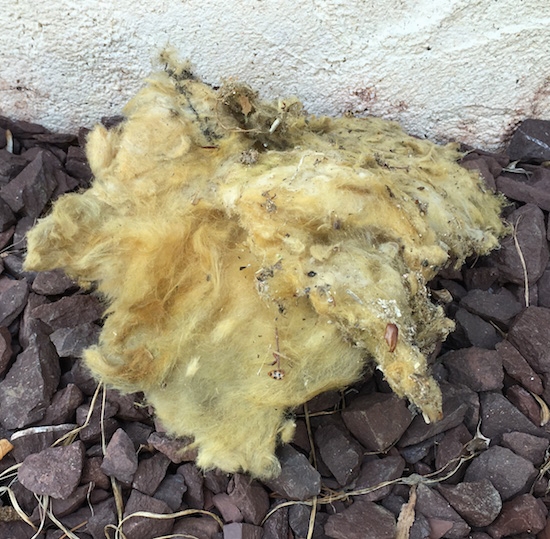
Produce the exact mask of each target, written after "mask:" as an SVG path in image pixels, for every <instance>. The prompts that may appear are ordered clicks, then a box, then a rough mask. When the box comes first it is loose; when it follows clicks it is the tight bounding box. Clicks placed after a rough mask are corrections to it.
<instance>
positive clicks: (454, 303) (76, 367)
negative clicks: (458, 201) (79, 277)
mask: <svg viewBox="0 0 550 539" xmlns="http://www.w3.org/2000/svg"><path fill="white" fill-rule="evenodd" d="M117 121H119V119H116V118H115V119H109V118H106V119H105V120H104V123H105V125H107V126H111V125H115V124H116V122H117ZM10 134H11V138H12V140H13V147H12V148H10V147H9V145H8V141H9V139H10ZM85 135H86V130H84V129H83V130H81V132H80V133H79V135H78V136H73V135H65V134H58V133H51V132H49V131H48V130H46V129H45V128H43V127H42V126H39V125H36V124H31V123H27V122H14V121H10V120H9V119H7V118H3V117H0V440H6V441H10V442H11V444H12V445H13V449H11V451H8V452H7V453H6V454H3V453H2V451H1V450H0V455H2V458H1V460H0V488H1V490H0V537H1V538H5V539H30V538H35V539H61V538H62V537H68V536H69V537H77V538H82V539H104V538H105V537H106V534H107V537H109V538H114V537H115V534H116V531H115V528H116V527H117V526H119V525H120V527H121V529H122V531H123V532H124V534H125V535H126V537H127V538H128V539H154V538H156V537H160V536H164V535H168V534H174V536H175V537H196V538H198V539H301V538H306V537H308V536H309V537H314V538H316V539H323V538H332V539H360V538H363V539H370V538H372V539H386V538H387V539H392V538H394V537H396V536H398V534H400V535H399V537H400V538H401V539H407V538H409V539H428V538H429V539H439V538H449V539H453V538H455V539H460V538H467V537H469V538H472V539H491V538H492V539H500V538H502V537H512V538H516V539H530V538H538V539H550V523H549V520H548V506H549V505H550V497H549V496H548V494H547V491H548V490H549V484H548V481H549V477H548V471H549V470H550V450H549V446H550V422H549V419H550V411H549V410H548V406H549V405H550V263H549V258H550V256H549V248H548V240H549V239H550V228H549V225H548V211H550V166H549V164H550V153H549V152H550V122H545V121H542V120H526V121H525V122H523V124H521V125H520V126H519V128H518V129H517V131H516V133H515V134H514V136H513V138H512V140H511V142H510V146H509V149H508V153H507V154H506V153H499V154H489V153H487V152H483V151H478V150H475V149H471V148H464V150H465V151H466V152H467V153H466V155H465V157H464V159H463V164H464V166H466V167H467V168H469V169H472V170H477V171H479V173H480V174H481V176H482V177H483V178H484V180H485V182H486V185H487V188H488V189H493V190H498V191H500V192H502V193H504V194H505V195H506V196H507V197H508V198H509V200H510V205H509V206H508V207H507V208H506V210H505V217H506V219H507V220H508V221H509V222H510V223H511V224H513V225H514V230H515V233H514V236H513V237H510V238H507V239H505V240H504V242H503V245H502V248H501V249H500V250H499V251H497V252H494V253H493V254H491V255H490V256H488V257H484V258H479V259H472V260H470V261H468V263H467V264H466V265H465V266H464V268H462V270H460V271H457V270H445V271H444V272H443V273H442V274H440V275H439V276H438V277H437V278H436V279H434V281H433V282H432V284H431V286H432V290H433V300H434V301H436V302H439V303H441V304H442V305H444V308H445V309H446V311H447V313H448V315H449V316H450V317H451V318H453V319H454V320H455V321H456V323H457V329H456V331H455V332H454V333H453V334H452V335H451V336H450V337H449V338H448V339H447V341H446V342H445V343H443V345H442V347H441V350H440V351H439V352H438V354H437V357H433V358H432V362H433V371H434V373H435V375H436V377H437V379H438V381H439V382H440V385H441V388H442V391H443V397H444V418H443V419H442V420H441V421H440V422H438V423H436V424H431V425H426V423H425V422H424V420H423V419H422V416H420V415H415V413H414V410H412V409H410V408H409V407H408V406H407V403H406V402H405V401H403V400H401V399H398V398H397V397H396V396H395V395H393V394H392V393H391V392H390V391H389V388H388V386H387V385H386V384H385V382H384V380H383V379H382V378H381V377H380V376H379V374H378V373H375V374H374V375H372V376H371V375H369V376H367V377H365V379H364V380H362V381H361V382H359V383H357V384H356V385H355V386H353V387H352V388H349V389H348V390H346V391H344V392H342V393H337V392H331V393H327V394H324V395H320V396H319V397H317V398H315V399H313V401H311V402H310V403H308V405H307V407H302V408H301V409H299V410H296V421H297V431H296V436H295V439H294V441H293V443H292V444H290V445H287V446H285V447H282V448H280V450H279V458H280V461H281V463H282V474H281V476H280V477H278V478H275V479H273V480H271V481H266V482H265V483H261V482H259V481H256V480H251V478H250V477H248V476H246V475H242V474H232V475H228V474H224V473H221V472H219V471H217V470H211V471H208V472H203V471H201V470H199V469H197V468H196V466H195V464H194V458H195V456H196V455H195V453H194V452H193V451H189V450H187V451H184V450H182V449H183V448H185V446H186V444H187V443H188V441H189V440H174V439H171V438H169V437H167V436H166V435H165V434H164V433H163V432H162V430H159V431H157V428H156V427H157V426H156V424H155V421H154V418H153V417H152V415H151V413H152V411H151V410H150V409H149V408H148V407H147V405H146V403H144V402H143V398H142V396H141V395H139V394H134V395H120V394H119V393H117V392H116V391H113V390H106V391H105V393H103V391H99V392H98V391H97V384H96V382H95V381H94V380H93V379H92V378H91V377H90V375H89V374H88V372H87V371H86V369H85V368H84V367H83V365H82V363H81V362H80V361H79V359H78V358H79V355H80V354H81V351H82V349H83V348H86V347H87V346H89V345H91V344H93V343H94V342H95V341H96V340H97V337H98V334H99V331H100V328H101V315H102V309H103V308H102V305H101V303H100V301H99V299H98V298H97V297H95V296H94V295H93V292H92V293H88V292H85V291H83V290H81V289H80V288H79V287H78V285H77V284H76V283H74V282H72V281H71V280H70V279H68V278H67V277H66V276H65V275H64V274H63V273H62V272H60V271H49V272H43V273H38V274H37V273H26V272H24V271H23V270H22V262H23V258H24V254H25V234H26V232H27V231H28V230H29V228H30V227H31V226H32V224H33V223H34V221H35V219H36V218H37V217H39V216H40V215H42V214H43V213H44V212H47V211H48V209H49V207H50V204H51V201H52V200H54V199H56V198H57V197H59V196H60V195H62V194H63V193H66V192H69V191H74V190H78V189H82V188H86V187H88V186H89V183H90V180H91V173H90V170H89V168H88V165H87V163H86V159H85V156H84V151H83V144H84V141H85ZM526 278H527V281H526ZM526 287H527V289H526ZM312 444H313V447H312ZM2 447H6V448H7V449H9V447H10V446H9V444H7V442H5V443H4V445H2V444H1V443H0V448H2ZM14 500H16V503H14ZM46 504H49V505H46ZM45 509H47V511H45ZM312 511H313V514H312ZM140 512H147V513H148V514H145V515H144V514H143V513H140ZM136 513H139V514H136ZM151 514H156V515H158V516H159V518H157V519H155V518H151V516H150V515H151ZM161 516H162V518H160V517H161ZM23 517H25V518H23ZM70 530H72V531H70ZM71 534H72V535H71ZM119 536H120V535H119Z"/></svg>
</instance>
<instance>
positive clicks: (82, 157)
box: [65, 146, 92, 181]
mask: <svg viewBox="0 0 550 539" xmlns="http://www.w3.org/2000/svg"><path fill="white" fill-rule="evenodd" d="M65 170H66V171H67V172H68V173H69V174H70V175H71V176H73V177H74V178H78V179H79V180H84V181H89V180H91V179H92V171H91V170H90V166H89V165H88V160H87V159H86V154H85V153H84V149H83V148H80V147H79V146H69V149H68V151H67V162H66V163H65Z"/></svg>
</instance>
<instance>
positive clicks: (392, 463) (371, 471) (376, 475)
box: [354, 456, 405, 502]
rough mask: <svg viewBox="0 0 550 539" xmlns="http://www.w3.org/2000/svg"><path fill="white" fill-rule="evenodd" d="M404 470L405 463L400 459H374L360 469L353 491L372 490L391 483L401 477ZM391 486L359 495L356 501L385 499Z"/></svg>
mask: <svg viewBox="0 0 550 539" xmlns="http://www.w3.org/2000/svg"><path fill="white" fill-rule="evenodd" d="M404 469H405V461H404V460H403V459H402V458H401V457H397V456H395V457H391V456H390V457H383V458H374V459H373V460H371V461H369V462H366V463H364V464H363V466H362V467H361V473H360V474H359V477H358V478H357V481H356V482H355V487H354V490H361V489H365V488H372V487H376V486H378V485H381V484H382V483H384V482H386V481H393V480H394V479H397V478H398V477H401V475H402V474H403V470H404ZM392 488H393V485H386V486H384V487H382V488H377V489H376V490H373V491H372V492H369V493H368V494H361V495H360V496H357V498H356V499H358V500H364V501H369V502H377V501H379V500H382V499H383V498H385V497H386V496H387V495H388V494H389V493H390V492H391V490H392Z"/></svg>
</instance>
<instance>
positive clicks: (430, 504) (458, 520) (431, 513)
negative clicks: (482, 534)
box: [415, 484, 470, 539]
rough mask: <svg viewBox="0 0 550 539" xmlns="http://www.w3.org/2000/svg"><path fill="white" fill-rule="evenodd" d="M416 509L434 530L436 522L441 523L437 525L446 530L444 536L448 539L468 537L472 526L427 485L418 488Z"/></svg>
mask: <svg viewBox="0 0 550 539" xmlns="http://www.w3.org/2000/svg"><path fill="white" fill-rule="evenodd" d="M415 509H416V511H418V512H419V513H422V514H423V515H424V516H425V517H426V518H427V519H428V521H429V522H430V526H431V527H432V528H433V527H434V525H436V522H435V521H439V524H437V525H438V526H443V527H444V528H445V531H444V535H445V537H447V538H448V539H458V538H461V537H466V536H467V535H468V533H469V532H470V526H468V524H466V522H465V521H464V519H463V518H462V517H461V516H460V515H459V514H458V513H457V512H456V511H455V510H454V509H453V508H452V507H451V505H450V504H449V502H448V501H447V500H446V499H445V498H444V497H443V496H442V495H441V494H439V493H438V492H437V491H436V490H434V489H432V488H430V487H427V486H426V485H423V484H420V485H418V486H417V488H416V507H415ZM440 537H443V535H440Z"/></svg>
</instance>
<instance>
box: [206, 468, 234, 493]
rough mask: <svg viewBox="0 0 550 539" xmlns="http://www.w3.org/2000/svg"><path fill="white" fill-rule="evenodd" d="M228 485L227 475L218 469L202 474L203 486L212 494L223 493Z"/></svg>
mask: <svg viewBox="0 0 550 539" xmlns="http://www.w3.org/2000/svg"><path fill="white" fill-rule="evenodd" d="M228 485H229V474H227V473H225V472H222V471H221V470H219V469H218V468H216V469H214V470H208V471H207V472H204V486H205V487H206V488H207V489H208V490H210V491H211V492H213V493H214V494H219V493H220V492H225V491H226V490H227V486H228Z"/></svg>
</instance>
